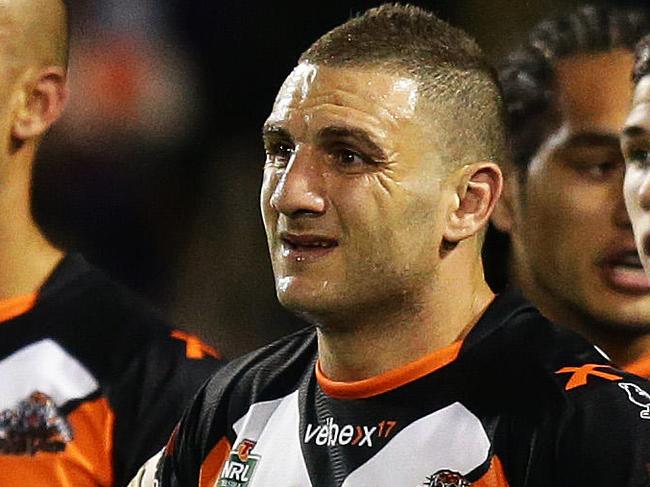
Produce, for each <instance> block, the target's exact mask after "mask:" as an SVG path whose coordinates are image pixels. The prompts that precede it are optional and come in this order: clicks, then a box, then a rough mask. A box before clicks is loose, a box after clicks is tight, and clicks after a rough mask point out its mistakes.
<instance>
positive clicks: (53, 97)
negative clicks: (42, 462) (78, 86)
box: [12, 67, 68, 141]
mask: <svg viewBox="0 0 650 487" xmlns="http://www.w3.org/2000/svg"><path fill="white" fill-rule="evenodd" d="M67 100H68V88H67V85H66V73H65V70H64V69H63V68H59V67H48V68H45V69H43V70H41V71H40V72H39V73H38V75H37V77H36V79H32V80H31V81H29V82H27V83H25V85H24V87H23V90H22V91H21V93H20V99H19V101H18V109H17V111H16V117H15V119H14V124H13V127H12V136H13V138H14V139H16V140H18V141H26V140H28V139H33V138H36V137H39V136H41V135H43V134H44V133H45V132H46V131H47V130H48V129H49V128H50V127H51V126H52V124H53V123H54V122H56V120H58V119H59V117H60V116H61V114H62V113H63V108H64V107H65V104H66V101H67Z"/></svg>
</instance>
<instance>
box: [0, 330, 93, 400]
mask: <svg viewBox="0 0 650 487" xmlns="http://www.w3.org/2000/svg"><path fill="white" fill-rule="evenodd" d="M98 387H99V385H98V383H97V381H96V380H95V378H94V377H93V375H92V374H91V373H90V372H89V371H88V370H87V369H86V368H85V367H84V366H83V365H81V363H80V362H79V361H78V360H77V359H76V358H74V357H73V356H72V355H70V354H69V353H68V352H66V351H65V350H64V349H63V347H61V345H59V344H58V343H56V342H55V341H54V340H51V339H49V338H48V339H45V340H41V341H39V342H35V343H32V344H31V345H28V346H26V347H24V348H22V349H20V350H18V351H17V352H15V353H13V354H11V355H10V356H9V357H7V358H5V359H3V360H1V361H0V410H2V409H10V408H13V407H15V406H16V405H17V404H18V402H20V401H21V400H23V399H26V398H27V397H29V395H30V394H31V393H33V392H42V393H44V394H47V395H48V396H49V397H50V398H51V399H52V400H53V401H54V403H55V404H56V405H57V406H62V405H64V404H65V403H67V402H68V401H71V400H73V399H82V398H84V397H86V396H88V395H90V394H91V393H93V392H95V391H96V390H97V388H98Z"/></svg>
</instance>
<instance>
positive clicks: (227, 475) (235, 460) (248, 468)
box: [215, 440, 261, 487]
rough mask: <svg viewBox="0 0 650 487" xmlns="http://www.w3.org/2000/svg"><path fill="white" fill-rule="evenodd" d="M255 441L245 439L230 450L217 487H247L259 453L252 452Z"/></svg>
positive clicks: (258, 459) (258, 458)
mask: <svg viewBox="0 0 650 487" xmlns="http://www.w3.org/2000/svg"><path fill="white" fill-rule="evenodd" d="M255 444H256V442H255V441H252V440H243V441H242V442H240V443H239V445H237V448H236V449H234V450H232V451H231V452H230V457H228V460H226V463H224V465H223V469H222V470H221V475H220V476H219V480H217V483H216V484H215V487H246V486H248V484H249V483H250V481H251V479H252V478H253V473H254V472H255V467H256V466H257V462H259V461H260V458H261V457H260V456H259V455H254V454H253V453H252V451H253V448H255Z"/></svg>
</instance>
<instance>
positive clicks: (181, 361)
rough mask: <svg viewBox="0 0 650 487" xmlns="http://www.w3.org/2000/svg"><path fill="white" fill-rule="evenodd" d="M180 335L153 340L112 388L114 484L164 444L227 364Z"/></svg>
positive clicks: (133, 471)
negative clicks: (192, 402) (187, 409)
mask: <svg viewBox="0 0 650 487" xmlns="http://www.w3.org/2000/svg"><path fill="white" fill-rule="evenodd" d="M179 333H181V332H171V335H170V336H166V337H164V338H161V339H158V340H157V341H156V342H155V343H152V344H150V345H149V346H148V347H147V348H146V350H143V351H142V353H141V354H140V355H139V356H138V357H137V359H136V360H135V361H134V363H133V364H131V366H130V367H129V368H128V370H127V371H126V373H125V374H124V375H123V379H122V381H121V382H120V383H119V384H118V385H117V386H116V387H115V388H114V390H113V391H109V398H110V399H111V400H112V403H113V407H114V410H115V428H114V434H113V436H114V438H113V445H114V450H113V462H114V472H115V479H116V485H125V484H126V482H128V481H129V480H130V479H131V478H132V477H133V475H134V474H135V473H136V471H137V470H138V468H139V467H140V466H141V465H142V464H143V463H144V462H145V461H146V460H147V459H148V458H150V457H151V456H152V455H154V454H155V453H156V452H157V451H159V450H160V449H161V448H162V446H163V445H165V442H166V441H167V440H168V438H169V436H170V434H171V432H172V429H173V428H174V425H175V424H176V423H177V422H178V420H179V418H180V417H181V414H182V412H183V410H184V409H185V407H186V406H187V405H188V404H189V402H190V400H191V398H192V397H193V396H194V395H195V394H196V392H197V391H198V390H199V389H200V387H201V385H202V384H203V383H204V382H205V381H206V380H207V379H208V377H209V376H210V375H211V374H212V373H213V372H214V371H215V370H217V369H218V368H220V367H221V366H222V365H223V362H222V361H221V360H218V359H217V358H216V357H215V356H214V354H213V353H212V352H211V349H209V347H207V346H205V345H203V344H202V343H201V342H200V341H198V339H196V338H194V337H190V336H189V335H185V334H182V336H180V335H179ZM111 392H112V394H111ZM111 396H112V397H111Z"/></svg>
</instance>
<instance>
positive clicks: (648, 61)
mask: <svg viewBox="0 0 650 487" xmlns="http://www.w3.org/2000/svg"><path fill="white" fill-rule="evenodd" d="M649 74H650V35H647V36H645V37H644V38H643V39H641V40H640V41H639V42H638V44H637V45H636V48H635V49H634V70H633V72H632V80H633V81H634V84H638V83H639V81H641V78H643V77H644V76H647V75H649Z"/></svg>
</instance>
